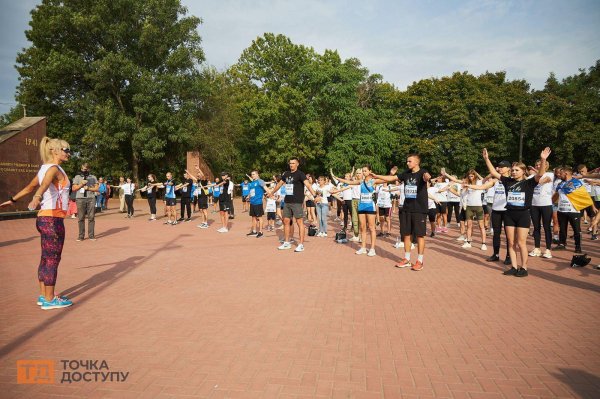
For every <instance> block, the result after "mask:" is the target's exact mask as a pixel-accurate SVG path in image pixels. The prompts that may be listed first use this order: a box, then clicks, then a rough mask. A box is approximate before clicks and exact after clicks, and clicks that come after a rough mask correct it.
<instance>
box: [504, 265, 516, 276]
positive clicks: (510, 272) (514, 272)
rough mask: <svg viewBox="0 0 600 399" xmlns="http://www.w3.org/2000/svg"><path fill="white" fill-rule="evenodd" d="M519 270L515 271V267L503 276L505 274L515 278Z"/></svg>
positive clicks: (506, 271)
mask: <svg viewBox="0 0 600 399" xmlns="http://www.w3.org/2000/svg"><path fill="white" fill-rule="evenodd" d="M517 272H518V270H517V269H515V268H514V267H511V268H510V269H508V270H505V271H504V272H503V273H502V274H504V275H505V276H514V275H515V274H517Z"/></svg>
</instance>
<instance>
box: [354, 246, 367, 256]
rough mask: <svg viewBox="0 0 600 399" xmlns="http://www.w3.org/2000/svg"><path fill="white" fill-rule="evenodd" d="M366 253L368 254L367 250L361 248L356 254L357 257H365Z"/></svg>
mask: <svg viewBox="0 0 600 399" xmlns="http://www.w3.org/2000/svg"><path fill="white" fill-rule="evenodd" d="M366 253H367V249H366V248H360V249H359V250H358V251H356V252H355V254H356V255H364V254H366Z"/></svg>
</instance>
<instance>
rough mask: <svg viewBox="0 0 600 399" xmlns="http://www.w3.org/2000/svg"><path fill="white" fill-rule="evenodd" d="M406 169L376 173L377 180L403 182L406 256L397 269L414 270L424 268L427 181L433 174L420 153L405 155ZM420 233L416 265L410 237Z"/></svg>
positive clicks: (401, 233)
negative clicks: (400, 171) (382, 173)
mask: <svg viewBox="0 0 600 399" xmlns="http://www.w3.org/2000/svg"><path fill="white" fill-rule="evenodd" d="M406 166H407V170H406V171H404V172H402V173H400V174H399V175H397V176H396V175H393V176H380V175H373V177H374V178H376V179H381V180H384V181H387V182H395V181H396V180H399V181H402V182H404V205H403V207H402V219H401V221H400V235H401V236H402V239H403V241H404V259H402V260H401V261H400V262H398V263H397V264H396V267H398V268H405V267H410V268H411V269H412V270H414V271H420V270H423V260H424V255H425V234H426V233H427V213H428V201H427V199H428V196H427V182H428V181H429V180H431V175H430V174H429V172H428V171H427V170H425V169H421V156H420V155H419V154H409V155H408V157H407V158H406ZM413 234H415V235H416V236H417V248H418V256H417V261H416V262H415V264H414V265H413V264H412V263H411V262H410V250H411V236H412V235H413Z"/></svg>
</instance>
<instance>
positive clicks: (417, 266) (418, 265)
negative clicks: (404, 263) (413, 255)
mask: <svg viewBox="0 0 600 399" xmlns="http://www.w3.org/2000/svg"><path fill="white" fill-rule="evenodd" d="M410 270H414V271H415V272H419V271H421V270H423V263H421V262H419V261H417V263H415V264H414V265H412V267H411V268H410Z"/></svg>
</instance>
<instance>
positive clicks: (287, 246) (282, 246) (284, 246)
mask: <svg viewBox="0 0 600 399" xmlns="http://www.w3.org/2000/svg"><path fill="white" fill-rule="evenodd" d="M277 249H282V250H283V249H292V244H290V243H289V242H284V243H283V244H281V245H280V246H278V247H277Z"/></svg>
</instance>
